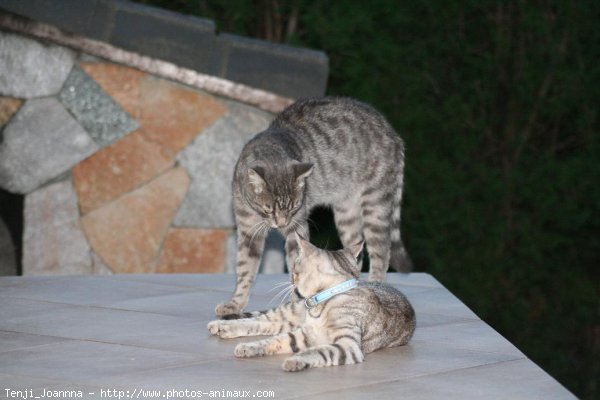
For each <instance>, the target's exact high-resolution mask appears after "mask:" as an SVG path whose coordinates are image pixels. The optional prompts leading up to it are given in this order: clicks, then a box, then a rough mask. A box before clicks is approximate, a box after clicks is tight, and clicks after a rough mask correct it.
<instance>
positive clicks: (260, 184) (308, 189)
mask: <svg viewBox="0 0 600 400" xmlns="http://www.w3.org/2000/svg"><path fill="white" fill-rule="evenodd" d="M403 170H404V144H403V142H402V139H400V136H398V134H397V133H396V132H395V131H394V129H393V128H392V127H391V125H390V124H389V123H388V122H387V121H386V120H385V118H384V117H383V115H381V114H380V113H378V112H377V111H376V110H375V109H373V108H372V107H370V106H368V105H366V104H363V103H360V102H358V101H356V100H352V99H347V98H335V97H325V98H319V99H306V100H299V101H298V102H296V103H294V104H292V105H291V106H289V107H288V108H286V109H285V110H284V111H283V112H282V113H281V114H279V115H278V116H277V118H275V120H274V121H273V123H272V124H271V125H270V126H269V127H268V128H267V129H266V130H265V131H263V132H261V133H259V134H257V135H256V136H255V137H254V138H253V139H252V140H250V141H249V142H248V143H247V144H246V146H245V147H244V149H243V150H242V153H241V154H240V157H239V160H238V162H237V164H236V166H235V172H234V177H233V184H232V189H233V209H234V212H235V219H236V224H237V229H238V242H237V247H238V251H237V267H236V271H237V282H236V287H235V292H234V294H233V297H232V299H231V301H229V302H228V303H224V304H220V305H218V306H217V308H216V310H215V313H216V314H217V315H218V316H220V317H236V316H238V315H239V314H240V312H241V311H242V310H243V309H244V307H245V306H246V304H247V303H248V296H249V293H250V287H251V286H252V283H253V282H254V278H255V276H256V271H257V269H258V265H259V261H260V257H261V253H262V251H263V247H264V243H265V238H266V236H267V232H268V231H269V229H278V230H279V231H280V232H281V233H282V234H283V236H284V237H286V244H285V249H286V257H287V263H288V266H291V265H292V263H293V261H294V260H295V259H296V252H297V246H296V244H295V242H294V240H293V234H292V233H293V232H294V231H298V232H300V233H301V234H303V235H304V236H306V235H307V234H308V224H307V218H308V215H309V213H310V211H311V209H312V208H313V207H315V206H318V205H324V206H331V207H332V208H333V212H334V218H335V225H336V227H337V230H338V233H339V235H340V239H341V242H342V244H343V245H344V246H345V247H348V246H351V245H353V244H355V243H358V242H359V241H361V240H363V239H364V240H365V241H366V244H367V248H368V251H369V260H370V273H369V280H372V281H383V280H385V273H386V271H387V269H388V266H389V265H391V266H392V267H394V268H395V269H396V270H398V271H406V272H407V271H409V270H410V269H411V262H410V259H409V257H408V254H407V253H406V251H405V249H404V245H403V244H402V240H401V238H400V203H401V200H402V186H403Z"/></svg>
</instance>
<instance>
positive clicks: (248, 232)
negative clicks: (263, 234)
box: [244, 221, 263, 241]
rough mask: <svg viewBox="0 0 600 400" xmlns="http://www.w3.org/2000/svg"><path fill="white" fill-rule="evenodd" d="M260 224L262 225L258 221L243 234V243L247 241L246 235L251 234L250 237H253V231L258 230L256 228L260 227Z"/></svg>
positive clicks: (261, 222)
mask: <svg viewBox="0 0 600 400" xmlns="http://www.w3.org/2000/svg"><path fill="white" fill-rule="evenodd" d="M261 224H263V221H258V222H257V223H256V224H254V225H252V226H251V227H250V229H248V231H247V232H246V233H245V234H244V241H245V240H246V239H248V235H251V234H252V236H253V234H254V232H255V230H256V229H258V228H259V227H260V225H261Z"/></svg>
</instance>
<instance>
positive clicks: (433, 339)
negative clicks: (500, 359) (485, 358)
mask: <svg viewBox="0 0 600 400" xmlns="http://www.w3.org/2000/svg"><path fill="white" fill-rule="evenodd" d="M413 340H418V341H422V342H424V343H442V344H445V345H448V346H452V347H457V348H461V349H469V350H476V351H486V352H491V353H502V354H507V355H511V356H514V357H519V358H525V355H524V354H523V353H522V352H521V351H520V350H519V349H517V348H516V347H515V346H514V345H513V344H512V343H510V342H509V341H508V340H506V339H505V338H503V337H502V336H501V335H499V334H498V333H497V332H496V331H495V330H493V329H492V328H491V327H490V326H489V325H487V324H486V323H485V322H483V321H469V322H459V323H453V324H445V325H435V326H428V327H420V328H419V329H417V330H416V331H415V335H414V336H413Z"/></svg>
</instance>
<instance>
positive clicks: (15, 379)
mask: <svg viewBox="0 0 600 400" xmlns="http://www.w3.org/2000/svg"><path fill="white" fill-rule="evenodd" d="M59 384H60V382H59V381H56V380H52V379H43V378H35V377H31V376H20V375H12V374H3V373H0V399H7V398H11V397H12V398H14V396H11V394H10V391H12V390H20V391H24V390H33V391H34V395H39V392H41V391H42V390H43V389H45V388H49V387H53V386H56V385H59ZM6 389H9V393H8V395H7V393H6Z"/></svg>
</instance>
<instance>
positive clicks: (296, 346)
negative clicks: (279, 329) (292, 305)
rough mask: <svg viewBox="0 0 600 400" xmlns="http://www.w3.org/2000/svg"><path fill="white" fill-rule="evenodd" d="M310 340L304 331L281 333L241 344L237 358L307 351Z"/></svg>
mask: <svg viewBox="0 0 600 400" xmlns="http://www.w3.org/2000/svg"><path fill="white" fill-rule="evenodd" d="M309 343H310V342H309V339H308V336H307V335H306V333H305V332H304V331H303V330H302V329H295V330H293V331H291V332H286V333H281V334H279V335H277V336H274V337H271V338H268V339H264V340H259V341H257V342H250V343H240V344H238V345H237V346H236V347H235V351H234V354H235V356H236V357H260V356H266V355H270V354H289V353H297V352H299V351H302V350H305V349H307V348H308V346H309Z"/></svg>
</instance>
